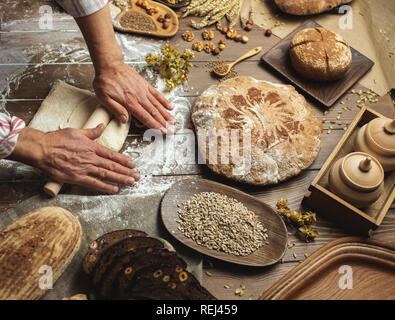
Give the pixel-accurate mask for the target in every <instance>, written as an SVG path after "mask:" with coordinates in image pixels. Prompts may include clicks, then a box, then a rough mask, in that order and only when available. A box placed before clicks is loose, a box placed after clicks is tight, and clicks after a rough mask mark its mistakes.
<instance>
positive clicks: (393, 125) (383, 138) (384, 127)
mask: <svg viewBox="0 0 395 320" xmlns="http://www.w3.org/2000/svg"><path fill="white" fill-rule="evenodd" d="M366 142H367V143H368V144H369V146H370V148H371V149H372V150H373V151H375V152H377V153H380V154H382V155H386V156H395V120H391V119H388V118H376V119H374V120H372V121H370V122H369V124H368V125H367V128H366Z"/></svg>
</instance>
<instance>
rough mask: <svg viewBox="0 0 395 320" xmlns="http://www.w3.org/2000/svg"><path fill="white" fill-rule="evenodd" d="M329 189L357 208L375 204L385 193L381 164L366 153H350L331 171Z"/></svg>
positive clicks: (338, 161)
mask: <svg viewBox="0 0 395 320" xmlns="http://www.w3.org/2000/svg"><path fill="white" fill-rule="evenodd" d="M328 179H329V189H330V190H331V191H332V192H333V193H334V194H336V195H337V196H339V197H340V198H342V199H343V200H345V201H347V202H349V203H350V204H352V205H354V206H355V207H357V208H365V207H368V206H369V205H371V204H372V203H374V202H375V201H376V200H377V199H378V198H379V197H380V195H381V194H382V193H383V191H384V170H383V167H382V166H381V164H380V162H379V161H378V160H377V159H375V158H373V157H372V156H370V155H369V154H367V153H364V152H354V153H350V154H348V155H347V156H345V157H344V158H341V159H339V160H337V161H336V162H335V164H334V165H333V166H332V168H331V169H330V171H329V177H328Z"/></svg>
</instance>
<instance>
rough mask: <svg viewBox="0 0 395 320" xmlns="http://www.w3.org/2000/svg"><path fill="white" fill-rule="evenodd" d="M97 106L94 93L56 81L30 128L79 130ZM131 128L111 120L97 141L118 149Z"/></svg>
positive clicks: (46, 130)
mask: <svg viewBox="0 0 395 320" xmlns="http://www.w3.org/2000/svg"><path fill="white" fill-rule="evenodd" d="M99 106H100V102H99V101H98V100H97V98H96V96H95V94H94V93H92V92H90V91H88V90H83V89H80V88H76V87H74V86H72V85H69V84H67V83H65V82H64V81H61V80H58V81H56V83H55V84H54V85H53V87H52V89H51V91H50V92H49V94H48V96H47V97H46V98H45V99H44V101H43V102H42V103H41V106H40V108H39V109H38V111H37V113H36V114H35V115H34V117H33V119H32V121H31V122H30V124H29V127H31V128H34V129H37V130H41V131H43V132H50V131H55V130H59V129H64V128H75V129H80V128H82V127H83V126H84V124H85V122H86V121H87V120H88V119H89V117H90V116H91V114H92V113H93V111H94V110H95V109H96V108H97V107H99ZM129 128H130V121H129V122H128V123H125V124H121V123H120V122H119V121H118V120H116V119H112V120H111V121H110V123H109V124H108V126H107V127H106V129H105V130H104V132H103V134H102V135H101V137H100V138H98V139H97V142H98V143H100V144H102V145H104V146H106V147H108V148H111V149H113V150H115V151H119V150H121V148H122V146H123V144H124V142H125V140H126V137H127V135H128V132H129Z"/></svg>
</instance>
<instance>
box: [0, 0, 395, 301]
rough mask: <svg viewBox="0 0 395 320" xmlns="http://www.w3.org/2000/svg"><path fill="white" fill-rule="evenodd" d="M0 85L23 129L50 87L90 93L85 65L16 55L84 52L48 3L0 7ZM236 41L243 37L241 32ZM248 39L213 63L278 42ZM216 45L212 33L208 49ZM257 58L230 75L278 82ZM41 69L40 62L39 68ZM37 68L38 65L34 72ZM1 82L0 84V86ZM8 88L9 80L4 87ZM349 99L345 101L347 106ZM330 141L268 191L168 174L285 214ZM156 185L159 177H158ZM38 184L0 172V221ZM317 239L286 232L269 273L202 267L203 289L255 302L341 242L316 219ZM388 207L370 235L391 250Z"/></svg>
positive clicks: (202, 65) (198, 73)
mask: <svg viewBox="0 0 395 320" xmlns="http://www.w3.org/2000/svg"><path fill="white" fill-rule="evenodd" d="M43 5H46V6H50V7H51V8H52V10H53V29H52V30H43V29H40V27H39V21H40V13H39V8H40V7H41V6H43ZM0 18H1V20H0V21H1V22H2V23H1V26H0V79H6V78H7V77H8V76H9V75H10V74H12V73H13V72H14V71H15V70H24V71H23V75H24V76H23V78H22V79H21V81H20V85H19V86H18V87H16V88H11V90H10V92H8V93H4V92H3V93H0V97H1V96H2V97H3V100H5V101H4V102H5V106H6V108H7V110H8V111H9V112H10V113H11V114H13V115H15V116H18V117H20V118H22V119H24V120H25V121H27V122H28V121H30V120H31V118H32V116H33V115H34V113H35V111H36V110H37V108H38V107H39V106H40V104H41V101H42V100H43V98H45V96H46V95H47V94H48V92H49V89H50V88H51V86H52V84H53V83H54V81H55V80H56V79H63V80H65V81H69V82H71V83H72V84H73V85H75V86H78V87H81V88H87V89H92V85H91V83H92V80H93V75H94V72H93V67H92V64H91V62H90V60H84V62H70V61H68V60H67V57H58V59H55V61H56V62H54V63H46V62H45V60H43V59H44V58H43V56H42V54H37V55H35V56H34V57H33V58H32V59H30V60H29V61H26V59H25V58H24V56H23V55H22V54H21V53H22V52H23V51H24V50H28V49H29V48H30V47H31V46H40V45H41V46H42V47H43V50H44V47H45V44H46V43H48V41H50V42H51V43H56V42H57V43H58V44H59V45H60V44H61V43H68V42H74V43H76V42H77V43H81V46H82V47H84V48H86V46H85V43H84V41H83V39H82V35H81V33H80V32H79V30H78V27H77V25H76V23H75V22H74V20H73V19H72V18H71V17H70V16H68V15H67V14H65V13H64V12H62V11H61V10H60V9H59V7H58V6H56V4H55V3H53V2H52V1H23V0H11V1H2V2H1V3H0ZM188 21H189V19H186V20H185V19H183V20H181V23H180V30H179V32H178V34H177V35H176V36H175V37H173V38H172V39H171V40H170V42H171V44H172V45H174V46H176V47H178V48H179V49H183V48H190V46H191V43H188V42H185V41H183V40H182V39H181V34H182V33H183V32H184V31H185V30H186V29H190V28H189V27H188ZM242 33H243V34H246V32H244V31H242ZM195 35H196V36H197V38H200V32H199V31H196V32H195ZM247 35H248V37H249V38H250V41H249V42H248V44H241V43H236V42H234V41H230V40H228V41H227V48H226V49H225V51H223V52H222V53H221V55H220V58H221V59H222V60H226V61H230V60H234V59H235V58H237V57H239V56H241V55H242V54H243V53H245V52H246V51H248V50H249V49H252V48H254V47H256V46H258V45H261V46H263V48H264V52H266V51H267V50H268V49H270V48H271V47H272V46H273V45H274V44H275V43H276V42H277V41H278V40H279V38H277V37H276V36H271V37H266V36H264V31H263V30H261V29H259V28H257V27H255V28H254V30H253V31H252V32H250V33H248V34H247ZM219 39H221V38H220V37H219V35H218V33H216V41H218V40H219ZM149 41H158V40H155V39H152V40H149ZM260 56H261V55H258V56H255V57H253V58H251V59H249V60H248V61H246V62H243V63H241V64H239V65H238V66H237V67H236V70H237V72H238V73H239V74H240V75H249V76H253V77H255V78H257V79H264V80H269V81H274V82H281V79H280V78H278V77H277V76H276V75H274V74H273V73H271V72H270V71H268V70H265V69H264V67H262V66H261V65H260V64H259V59H260ZM213 59H217V58H214V57H213V56H212V55H209V54H206V53H204V52H202V53H198V54H197V55H196V59H195V63H194V64H195V67H194V69H193V71H192V72H191V75H190V81H189V86H190V89H189V90H188V91H186V92H185V96H187V97H188V99H190V101H191V102H192V103H193V101H194V99H195V98H196V96H197V95H198V93H201V92H202V91H203V90H204V89H206V88H207V86H209V85H211V84H214V83H215V82H216V81H217V80H215V79H213V78H212V77H211V76H210V74H209V73H208V68H207V63H208V61H210V60H213ZM43 61H44V62H43ZM37 63H39V64H40V65H37ZM0 81H1V80H0ZM7 81H11V82H12V79H11V80H7ZM354 88H355V89H357V90H359V89H363V87H361V86H360V85H358V84H357V85H356V86H355V87H354ZM347 98H349V100H347ZM358 99H359V98H358V96H356V95H352V94H348V95H347V96H346V97H344V98H342V99H341V101H346V102H347V104H346V105H347V106H351V107H352V111H347V112H345V111H343V113H342V116H341V117H342V121H343V122H345V121H348V122H351V121H352V120H353V118H354V117H355V115H356V114H357V112H358V111H359V108H357V107H356V103H355V102H356V100H358ZM309 103H310V105H311V106H312V108H313V109H314V110H315V111H316V113H317V115H318V117H319V118H321V119H322V118H326V119H327V120H336V117H337V116H338V111H342V107H344V106H345V105H342V104H340V101H339V102H338V104H337V105H335V106H334V108H332V110H331V111H330V112H329V113H328V114H327V115H323V111H324V109H323V108H320V107H318V106H316V105H314V103H311V102H309ZM371 107H372V108H374V109H375V110H378V111H379V112H385V113H386V114H387V115H391V114H392V113H393V105H392V103H391V99H390V97H389V96H384V97H382V98H381V99H380V101H379V103H376V104H373V105H371ZM329 125H331V124H330V123H329V121H327V122H326V123H325V124H324V128H325V129H328V127H329ZM333 126H334V128H333V129H332V131H331V133H330V134H327V130H325V131H324V134H323V137H322V143H323V146H322V149H321V152H320V154H319V156H318V158H317V160H316V161H315V162H314V164H313V165H312V166H311V167H310V168H309V169H308V170H306V171H304V172H303V173H302V174H300V175H299V176H297V177H295V178H294V179H291V180H289V181H287V182H284V183H281V184H279V185H276V186H271V187H252V186H247V185H241V184H237V183H233V182H231V181H228V180H225V179H223V178H221V177H219V176H216V175H214V174H213V173H211V172H210V171H209V170H208V169H207V168H206V167H205V166H202V165H196V166H194V167H193V168H192V169H191V168H190V167H189V168H188V169H187V170H184V171H183V170H181V171H180V170H178V171H177V172H172V173H170V174H168V175H167V176H168V177H171V178H172V179H176V180H178V179H185V178H190V177H197V176H200V177H204V178H209V179H212V180H215V181H219V182H222V183H226V184H228V185H231V186H235V187H237V188H239V189H241V190H242V191H245V192H247V193H249V194H251V195H253V196H255V197H257V198H258V199H260V200H262V201H265V202H266V203H268V204H269V205H271V206H275V203H276V201H277V200H278V199H280V198H283V197H285V198H287V199H288V200H289V203H290V207H291V208H293V209H297V208H299V207H300V204H301V201H302V198H303V195H304V193H305V192H306V190H307V188H308V186H309V185H310V183H311V182H312V180H313V179H314V177H315V176H316V174H317V173H318V171H319V169H320V168H321V166H322V165H323V163H324V161H325V160H326V159H327V157H328V156H329V154H330V153H331V151H332V150H333V148H334V147H335V145H336V144H337V142H338V141H339V139H340V138H341V137H342V135H343V134H344V132H345V131H344V130H343V126H338V125H333ZM141 137H142V135H141V133H139V132H131V133H130V135H129V136H128V139H127V142H126V146H125V147H127V146H128V145H130V144H131V143H134V142H136V141H139V140H141ZM157 178H158V179H162V178H163V176H158V177H157ZM43 184H44V181H43V180H42V179H40V178H39V177H35V176H33V177H32V176H29V177H25V176H24V175H23V174H22V175H17V176H12V173H10V172H6V171H3V172H0V213H1V212H4V211H5V210H7V209H9V208H12V207H14V206H15V205H16V204H17V203H19V202H20V201H23V200H24V199H27V198H29V197H31V196H33V195H35V194H38V193H40V192H42V186H43ZM65 192H68V193H71V192H73V193H75V192H82V191H81V190H80V189H78V188H75V187H67V188H66V189H65ZM316 228H317V230H318V231H319V233H320V236H319V237H318V238H317V239H316V240H315V241H314V242H312V243H304V242H302V241H300V240H299V239H298V238H297V237H295V236H294V232H293V231H292V229H289V232H290V233H289V239H290V243H291V244H294V245H290V248H288V250H287V252H286V254H285V256H284V259H283V261H282V263H278V264H276V265H274V266H272V267H266V268H246V267H239V266H236V265H232V264H228V263H223V262H219V261H213V260H210V259H205V267H204V270H205V273H204V279H203V284H204V286H205V287H206V288H207V289H209V290H210V291H211V292H212V293H213V294H214V295H215V296H217V297H218V298H219V299H249V298H250V299H256V298H258V297H259V296H260V295H261V293H262V292H263V291H264V290H266V289H267V288H269V287H270V286H271V285H272V284H274V283H275V282H276V281H278V280H279V279H280V278H281V277H282V276H283V275H284V274H285V273H287V272H288V271H290V270H291V269H292V268H293V267H295V266H296V265H297V264H298V263H300V262H301V261H302V260H304V259H305V257H306V256H307V255H310V254H311V253H312V252H314V251H316V250H317V249H318V248H320V247H322V246H323V245H324V244H326V243H327V242H329V241H331V240H333V239H337V238H339V237H342V236H346V235H348V234H347V233H346V232H345V231H343V230H342V229H340V228H339V227H337V226H335V225H333V224H332V223H330V222H329V221H327V220H326V219H324V218H323V217H321V216H318V223H317V225H316ZM394 230H395V205H392V207H391V209H390V211H389V212H388V214H387V216H386V218H385V219H384V221H383V224H382V225H381V226H380V228H379V229H378V230H377V231H376V232H374V234H373V238H374V239H377V240H382V241H388V242H392V243H394V242H395V232H394ZM225 284H232V288H231V289H226V288H224V285H225ZM241 284H243V285H245V287H246V290H245V294H244V295H243V296H242V297H239V296H236V295H235V294H234V292H235V289H236V288H237V287H239V286H240V285H241Z"/></svg>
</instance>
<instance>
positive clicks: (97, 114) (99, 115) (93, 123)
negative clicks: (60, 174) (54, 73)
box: [44, 107, 111, 197]
mask: <svg viewBox="0 0 395 320" xmlns="http://www.w3.org/2000/svg"><path fill="white" fill-rule="evenodd" d="M110 120H111V116H110V114H109V112H108V111H107V110H106V109H105V108H104V107H99V108H97V109H96V110H95V111H94V112H93V113H92V115H91V116H90V117H89V119H88V120H87V121H86V123H85V125H84V126H83V127H82V129H92V128H96V127H97V126H98V125H99V124H101V123H103V124H104V125H105V126H107V125H108V123H109V122H110ZM62 186H63V183H59V182H56V181H50V182H47V183H46V184H45V186H44V192H45V193H46V194H48V195H50V196H51V197H56V196H57V195H58V193H59V191H60V189H61V188H62Z"/></svg>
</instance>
